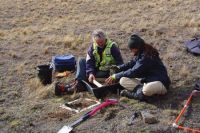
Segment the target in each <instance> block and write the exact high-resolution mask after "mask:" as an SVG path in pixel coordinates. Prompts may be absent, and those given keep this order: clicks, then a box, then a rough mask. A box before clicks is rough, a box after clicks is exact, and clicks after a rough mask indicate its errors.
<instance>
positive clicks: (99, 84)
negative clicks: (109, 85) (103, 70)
mask: <svg viewBox="0 0 200 133" xmlns="http://www.w3.org/2000/svg"><path fill="white" fill-rule="evenodd" d="M93 84H95V85H96V86H97V87H102V86H103V85H102V84H101V83H99V82H98V81H96V80H95V79H94V80H93Z"/></svg>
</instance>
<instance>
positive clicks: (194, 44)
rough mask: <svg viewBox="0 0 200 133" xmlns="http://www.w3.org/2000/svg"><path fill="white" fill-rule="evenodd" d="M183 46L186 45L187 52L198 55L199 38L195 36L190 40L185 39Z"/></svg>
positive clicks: (199, 53)
mask: <svg viewBox="0 0 200 133" xmlns="http://www.w3.org/2000/svg"><path fill="white" fill-rule="evenodd" d="M185 46H186V47H187V51H188V52H190V53H192V54H194V55H200V38H195V39H192V40H190V41H186V42H185Z"/></svg>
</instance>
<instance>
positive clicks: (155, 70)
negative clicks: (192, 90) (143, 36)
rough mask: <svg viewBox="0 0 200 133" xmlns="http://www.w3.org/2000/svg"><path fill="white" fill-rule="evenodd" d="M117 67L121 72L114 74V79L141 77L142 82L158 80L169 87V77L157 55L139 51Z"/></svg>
mask: <svg viewBox="0 0 200 133" xmlns="http://www.w3.org/2000/svg"><path fill="white" fill-rule="evenodd" d="M119 68H120V71H121V72H119V73H116V74H115V78H116V79H120V78H121V77H128V78H141V79H142V83H148V82H153V81H160V82H162V83H163V85H164V86H165V87H166V88H169V85H170V79H169V77H168V74H167V70H166V67H165V66H164V64H163V63H162V61H161V59H160V57H159V56H153V57H148V56H145V54H144V52H143V51H141V52H140V53H138V54H137V56H136V58H135V59H133V60H131V61H130V62H128V63H127V64H123V65H120V66H119Z"/></svg>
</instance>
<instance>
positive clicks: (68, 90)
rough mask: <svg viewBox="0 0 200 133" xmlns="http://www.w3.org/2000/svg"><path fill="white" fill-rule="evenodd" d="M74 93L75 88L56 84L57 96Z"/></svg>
mask: <svg viewBox="0 0 200 133" xmlns="http://www.w3.org/2000/svg"><path fill="white" fill-rule="evenodd" d="M73 92H74V88H72V85H64V84H63V83H59V82H57V83H56V84H55V95H56V96H61V95H64V94H72V93H73Z"/></svg>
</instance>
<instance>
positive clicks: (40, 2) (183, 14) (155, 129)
mask: <svg viewBox="0 0 200 133" xmlns="http://www.w3.org/2000/svg"><path fill="white" fill-rule="evenodd" d="M199 5H200V1H199V0H0V133H15V132H17V133H27V132H31V133H32V132H33V133H47V132H48V133H50V132H52V133H55V132H57V131H58V130H59V129H60V128H61V127H62V126H63V125H65V124H67V123H70V122H72V121H74V120H76V119H77V118H79V117H80V115H74V114H72V113H70V112H68V111H66V110H63V109H61V108H59V105H60V104H61V103H63V102H66V101H70V100H72V99H74V98H75V96H73V95H72V96H63V97H56V96H55V95H54V84H55V81H54V82H53V83H52V84H51V85H48V86H43V85H41V83H40V82H39V80H38V78H37V71H36V70H35V69H34V68H35V67H36V66H37V65H41V64H45V63H48V62H49V61H50V60H51V58H52V56H54V55H57V54H67V53H68V54H73V55H75V56H76V58H78V57H85V55H86V50H87V47H88V46H89V43H90V42H91V36H90V34H91V32H92V31H93V30H94V29H99V28H101V29H104V30H105V31H106V32H107V34H108V36H109V37H110V38H111V39H112V40H114V41H116V42H117V43H118V44H119V47H120V49H121V51H122V54H123V59H124V60H125V61H128V60H129V59H131V55H130V53H129V52H127V51H128V49H127V46H126V43H127V40H128V37H129V36H130V35H131V34H132V33H137V34H139V35H141V36H142V37H143V38H144V39H145V40H146V42H148V43H150V44H152V45H153V46H154V47H156V48H157V49H158V50H159V52H160V56H161V58H162V59H163V62H164V64H165V65H166V67H167V69H168V72H169V76H170V78H171V80H172V85H171V88H170V90H169V93H168V94H167V95H166V96H163V97H159V98H156V99H152V100H151V101H150V103H144V102H138V101H135V100H128V99H123V100H122V101H124V102H126V104H127V105H128V106H129V107H130V108H131V110H129V109H121V108H119V107H118V106H113V107H111V108H107V109H105V110H103V111H102V112H100V113H98V114H97V115H96V116H94V117H93V118H92V119H90V120H88V121H87V122H84V123H82V124H81V125H79V126H78V127H77V128H75V130H74V131H75V132H81V133H86V132H87V133H92V132H98V133H102V132H106V133H107V132H111V133H114V132H118V133H123V132H124V133H126V132H146V133H150V132H152V133H161V132H165V133H171V132H173V133H174V132H179V131H178V130H175V129H173V128H172V127H171V125H172V123H173V121H174V120H175V118H176V116H177V115H178V113H179V111H180V109H181V108H182V107H183V105H184V100H186V99H187V97H188V96H189V94H190V92H191V90H192V86H193V85H194V84H195V83H196V82H197V81H199V80H200V59H199V56H193V55H192V54H190V53H187V52H186V49H185V47H184V41H186V40H189V39H191V38H193V37H194V36H200V6H199ZM62 80H63V81H64V80H69V79H62ZM81 95H83V96H86V95H88V94H87V93H83V94H81ZM195 103H196V104H195ZM195 103H193V106H192V107H193V109H192V111H193V112H192V114H193V116H191V117H192V119H190V124H188V126H190V127H194V128H197V129H200V125H199V122H200V119H198V118H199V117H197V116H199V113H200V110H199V108H198V107H199V106H198V100H196V102H195ZM135 110H150V111H152V112H154V114H155V115H156V116H157V117H158V120H159V122H158V123H157V124H151V125H149V124H144V123H143V122H142V120H137V122H136V123H135V124H134V125H132V126H128V125H127V122H128V120H129V118H130V117H131V115H132V112H133V111H135ZM195 115H196V116H195Z"/></svg>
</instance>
